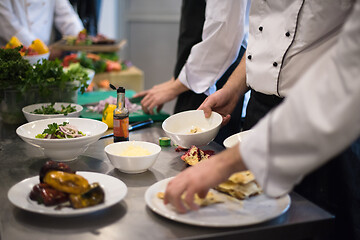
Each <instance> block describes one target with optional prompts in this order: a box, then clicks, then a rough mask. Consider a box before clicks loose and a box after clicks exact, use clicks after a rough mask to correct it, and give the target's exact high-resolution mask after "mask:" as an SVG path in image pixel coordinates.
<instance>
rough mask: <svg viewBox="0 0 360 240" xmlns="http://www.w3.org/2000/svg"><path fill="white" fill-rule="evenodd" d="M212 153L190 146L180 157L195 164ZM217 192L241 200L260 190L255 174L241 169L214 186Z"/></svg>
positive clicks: (256, 193) (258, 192)
mask: <svg viewBox="0 0 360 240" xmlns="http://www.w3.org/2000/svg"><path fill="white" fill-rule="evenodd" d="M212 154H214V152H213V153H210V152H207V151H203V150H201V149H199V148H198V147H196V146H192V147H191V148H190V149H189V150H188V151H187V152H186V153H185V154H184V155H182V156H181V159H182V160H183V161H184V162H186V163H187V164H189V165H195V164H197V163H198V162H200V161H202V160H206V159H208V158H209V157H210V156H211V155H212ZM215 189H216V190H218V191H219V192H223V193H226V194H227V195H229V196H232V197H235V198H237V199H239V200H243V199H246V198H249V197H252V196H255V195H258V194H260V193H261V192H262V189H261V187H260V186H259V185H258V184H257V182H256V180H255V176H254V174H253V173H252V172H250V171H248V170H247V171H241V172H236V173H234V174H232V175H231V176H230V177H229V178H228V180H227V181H225V182H223V183H221V184H219V185H218V186H216V187H215Z"/></svg>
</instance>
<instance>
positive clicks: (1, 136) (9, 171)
mask: <svg viewBox="0 0 360 240" xmlns="http://www.w3.org/2000/svg"><path fill="white" fill-rule="evenodd" d="M15 130H16V126H11V125H5V124H3V123H1V121H0V179H1V181H0V202H1V206H0V217H1V222H0V239H1V240H8V239H11V240H16V239H27V240H31V239H34V240H35V239H36V240H40V239H51V240H57V239H59V240H60V239H61V240H63V239H77V240H82V239H86V240H92V239H106V240H109V239H132V240H136V239H141V240H144V239H225V238H226V239H267V240H268V239H277V240H279V239H292V240H294V239H313V238H316V239H326V238H327V236H329V235H328V234H330V231H329V229H331V226H332V224H333V222H334V217H333V216H332V215H331V214H329V213H328V212H326V211H324V210H323V209H321V208H319V207H318V206H316V205H314V204H313V203H311V202H309V201H308V200H306V199H304V198H303V197H301V196H300V195H298V194H296V193H291V194H290V197H291V206H290V208H289V210H288V211H287V212H286V213H284V214H282V215H281V216H279V217H277V218H275V219H273V220H270V221H267V222H263V223H260V224H256V225H251V226H243V227H231V228H210V227H198V226H192V225H187V224H183V223H178V222H175V221H172V220H169V219H167V218H164V217H162V216H159V215H158V214H156V213H154V212H153V211H152V210H151V209H150V208H148V207H147V206H146V203H145V200H144V194H145V191H146V190H147V188H148V187H149V186H151V185H152V184H154V183H156V182H158V181H160V180H162V179H165V178H168V177H172V176H174V175H176V174H177V173H179V172H180V171H181V170H183V169H184V168H185V167H186V166H185V163H184V162H183V161H182V160H181V159H180V156H181V155H182V153H181V152H180V153H179V152H176V151H175V150H174V149H175V147H168V148H164V147H163V148H162V151H161V153H160V155H159V158H158V159H157V161H156V163H155V164H154V166H153V167H152V168H150V170H149V171H147V172H145V173H141V174H125V173H122V172H120V171H118V170H116V169H114V168H113V167H112V165H111V163H110V161H109V160H108V159H107V157H106V155H105V152H104V147H105V146H106V145H108V144H110V143H112V142H113V139H112V138H106V139H102V140H99V141H98V142H96V143H95V144H93V145H91V146H90V147H89V148H88V149H87V151H86V152H85V153H84V154H83V155H81V156H80V157H78V158H77V159H76V160H74V161H71V162H69V163H68V165H69V166H70V167H71V168H72V169H74V170H78V171H92V172H99V173H104V174H108V175H111V176H114V177H116V178H119V179H120V180H122V181H123V182H124V183H125V184H126V185H127V187H128V193H127V195H126V197H125V198H124V199H123V200H122V201H121V202H120V203H118V204H116V205H114V206H112V207H110V208H108V209H105V210H102V211H98V212H95V213H91V214H87V215H82V216H77V217H50V216H44V215H40V214H35V213H30V212H27V211H24V210H21V209H18V208H16V207H14V206H13V205H12V204H11V203H10V202H9V200H8V198H7V192H8V190H9V189H10V187H11V186H13V185H14V184H16V183H18V182H19V181H21V180H23V179H25V178H28V177H32V176H36V175H38V171H39V169H40V167H41V166H42V165H43V164H44V163H45V162H46V161H47V160H49V159H48V158H46V157H44V156H43V154H42V152H41V151H40V150H39V149H37V148H36V147H33V146H31V145H29V144H27V143H25V142H24V141H22V140H21V139H20V138H19V137H18V136H17V135H16V133H15ZM161 136H165V133H164V132H163V130H162V129H161V124H160V123H155V124H153V126H152V127H149V128H144V129H140V130H136V131H133V132H131V133H130V140H143V141H149V142H154V143H158V138H159V137H161ZM203 149H211V150H214V151H215V152H219V151H221V150H222V149H223V148H222V147H221V146H220V145H218V144H216V143H214V142H212V143H210V144H209V145H208V146H206V147H203Z"/></svg>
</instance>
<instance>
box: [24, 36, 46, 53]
mask: <svg viewBox="0 0 360 240" xmlns="http://www.w3.org/2000/svg"><path fill="white" fill-rule="evenodd" d="M29 48H32V49H34V50H35V51H36V52H37V53H38V54H45V53H48V52H49V48H48V47H47V46H46V44H45V43H44V42H43V41H41V40H40V39H35V40H34V41H33V42H32V43H31V45H30V46H29Z"/></svg>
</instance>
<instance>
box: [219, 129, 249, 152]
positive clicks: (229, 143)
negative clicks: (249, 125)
mask: <svg viewBox="0 0 360 240" xmlns="http://www.w3.org/2000/svg"><path fill="white" fill-rule="evenodd" d="M250 132H251V130H247V131H243V132H239V133H236V134H234V135H231V136H230V137H228V138H226V139H225V140H224V142H223V144H224V146H225V147H226V148H231V147H233V146H235V145H236V144H237V143H239V142H241V141H242V140H243V139H244V137H245V136H246V135H248V134H249V133H250Z"/></svg>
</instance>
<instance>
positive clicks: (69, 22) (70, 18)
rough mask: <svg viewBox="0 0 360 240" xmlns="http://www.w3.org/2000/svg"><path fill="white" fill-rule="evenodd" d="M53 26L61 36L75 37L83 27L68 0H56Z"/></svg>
mask: <svg viewBox="0 0 360 240" xmlns="http://www.w3.org/2000/svg"><path fill="white" fill-rule="evenodd" d="M54 21H55V26H56V27H57V29H58V30H59V31H60V33H61V34H62V35H65V36H66V35H72V36H76V35H77V34H78V33H79V32H80V31H81V30H83V29H84V26H83V24H82V22H81V20H80V18H79V16H78V15H77V14H76V12H75V11H74V9H73V7H72V6H71V4H70V3H69V1H68V0H56V3H55V16H54Z"/></svg>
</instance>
